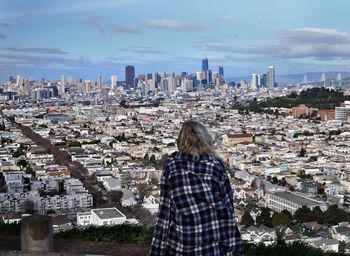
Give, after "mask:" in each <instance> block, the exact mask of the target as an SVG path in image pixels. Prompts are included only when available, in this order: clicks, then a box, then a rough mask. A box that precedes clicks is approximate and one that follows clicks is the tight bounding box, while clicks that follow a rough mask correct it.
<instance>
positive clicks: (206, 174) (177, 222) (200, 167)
mask: <svg viewBox="0 0 350 256" xmlns="http://www.w3.org/2000/svg"><path fill="white" fill-rule="evenodd" d="M163 181H164V184H163V185H164V189H166V190H167V192H166V195H165V196H167V198H170V200H163V202H165V204H162V205H161V206H160V212H159V216H158V218H159V219H158V222H161V223H168V227H167V229H168V230H167V231H166V232H168V234H167V242H166V251H167V254H169V255H175V254H177V255H184V254H192V255H193V254H194V255H230V253H229V251H231V252H232V253H233V252H238V251H241V247H242V241H241V239H240V234H239V232H238V229H237V224H236V221H235V219H234V212H233V201H232V190H231V187H230V183H229V180H228V177H227V174H226V171H225V169H224V167H223V165H222V163H221V161H220V160H218V159H217V158H215V157H213V156H210V155H207V154H203V155H200V156H196V155H191V154H186V153H180V152H175V153H173V154H172V155H171V156H169V158H168V160H167V162H166V165H165V168H164V175H163ZM162 183H163V182H162ZM162 212H163V213H164V212H168V214H162ZM162 218H165V219H163V220H160V219H162ZM167 219H169V220H167ZM156 229H157V227H156ZM155 232H157V230H156V231H155ZM163 232H164V230H163ZM154 244H156V241H153V243H152V246H153V245H154ZM154 255H158V254H154ZM232 255H234V254H232Z"/></svg>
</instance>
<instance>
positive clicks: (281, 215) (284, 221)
mask: <svg viewBox="0 0 350 256" xmlns="http://www.w3.org/2000/svg"><path fill="white" fill-rule="evenodd" d="M290 221H291V219H290V216H289V214H287V213H286V212H283V211H282V212H278V213H275V214H274V215H273V217H272V225H273V226H278V225H289V224H290Z"/></svg>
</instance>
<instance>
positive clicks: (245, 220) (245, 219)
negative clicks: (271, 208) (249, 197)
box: [241, 211, 254, 227]
mask: <svg viewBox="0 0 350 256" xmlns="http://www.w3.org/2000/svg"><path fill="white" fill-rule="evenodd" d="M241 225H243V226H246V227H249V226H253V225H254V219H253V217H252V216H251V215H250V213H249V212H248V211H246V212H244V214H243V216H242V219H241Z"/></svg>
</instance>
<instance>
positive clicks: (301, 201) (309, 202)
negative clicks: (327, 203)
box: [274, 192, 320, 206]
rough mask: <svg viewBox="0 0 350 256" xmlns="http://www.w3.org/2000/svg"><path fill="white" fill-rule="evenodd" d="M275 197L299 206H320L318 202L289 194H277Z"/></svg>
mask: <svg viewBox="0 0 350 256" xmlns="http://www.w3.org/2000/svg"><path fill="white" fill-rule="evenodd" d="M274 195H275V196H278V197H280V198H283V199H285V200H288V201H291V202H293V203H296V204H299V205H306V206H307V205H320V203H318V202H316V201H313V200H310V199H308V198H305V197H302V196H298V195H296V194H293V193H289V192H276V193H274Z"/></svg>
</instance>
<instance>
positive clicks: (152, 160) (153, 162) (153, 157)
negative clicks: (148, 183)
mask: <svg viewBox="0 0 350 256" xmlns="http://www.w3.org/2000/svg"><path fill="white" fill-rule="evenodd" d="M149 161H150V162H151V163H152V164H155V163H156V156H155V155H153V154H152V155H151V157H150V159H149Z"/></svg>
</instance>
